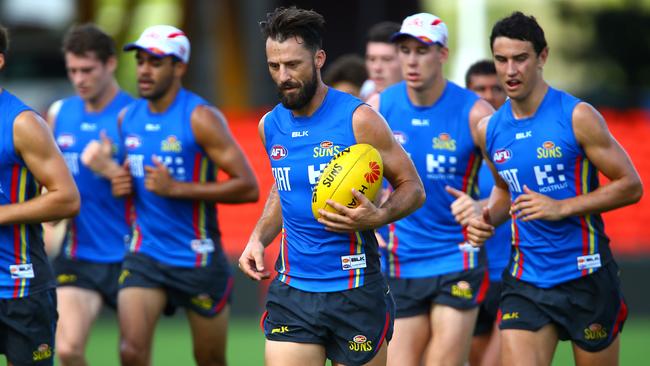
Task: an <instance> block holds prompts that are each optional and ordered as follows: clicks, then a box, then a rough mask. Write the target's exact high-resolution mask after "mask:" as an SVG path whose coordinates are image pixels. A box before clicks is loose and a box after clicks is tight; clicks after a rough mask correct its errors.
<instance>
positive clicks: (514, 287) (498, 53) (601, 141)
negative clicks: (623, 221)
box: [468, 12, 643, 365]
mask: <svg viewBox="0 0 650 366" xmlns="http://www.w3.org/2000/svg"><path fill="white" fill-rule="evenodd" d="M490 46H491V49H492V55H493V59H494V63H495V66H496V72H497V76H498V78H499V82H500V83H501V85H502V86H503V88H504V89H505V91H506V94H507V95H508V97H509V99H508V100H507V101H506V102H505V104H504V105H503V106H502V107H501V108H500V109H499V110H498V111H497V112H496V113H495V114H494V115H493V116H491V118H485V119H483V120H482V121H481V123H480V124H479V132H478V140H479V144H480V146H481V148H482V149H483V151H484V153H485V156H487V157H488V158H489V159H490V161H489V165H490V167H491V169H492V171H493V176H494V178H495V181H496V185H495V187H494V189H493V190H492V193H491V196H490V204H489V207H488V208H485V209H484V214H483V215H479V216H477V217H475V218H473V219H471V220H470V222H469V226H468V238H469V240H470V241H471V242H472V243H474V244H475V245H481V244H482V243H483V242H484V241H485V240H486V239H487V238H488V237H490V235H492V233H493V231H494V226H492V224H494V225H498V224H499V223H502V222H503V221H505V220H506V219H507V218H508V216H509V215H511V217H512V242H513V250H512V256H511V259H510V263H509V265H508V268H507V270H506V272H505V273H504V276H503V289H502V292H501V303H500V305H499V314H500V319H499V321H500V329H501V352H502V363H503V364H504V365H549V364H551V361H552V360H553V353H554V352H555V348H556V346H557V343H558V340H571V342H572V345H573V354H574V358H575V363H576V365H617V364H618V355H619V349H620V339H621V337H620V336H619V333H620V332H621V330H622V329H623V325H624V323H625V319H626V318H627V305H626V303H625V300H624V298H623V294H622V292H621V285H620V279H619V275H618V272H619V271H618V267H617V265H616V262H615V261H614V258H613V256H612V253H611V251H610V248H609V239H608V237H607V235H606V234H605V231H604V225H603V220H602V218H601V216H600V213H601V212H605V211H609V210H612V209H615V208H618V207H622V206H626V205H629V204H632V203H635V202H637V201H638V200H639V199H640V198H641V196H642V194H643V187H642V184H641V180H640V178H639V175H638V173H637V172H636V170H635V168H634V166H633V165H632V162H631V161H630V158H629V157H628V155H627V154H626V152H625V150H623V148H622V147H621V146H620V145H619V144H618V143H617V142H616V140H615V139H614V138H613V137H612V135H611V134H610V132H609V131H608V129H607V124H606V123H605V120H604V119H603V117H602V116H601V115H600V113H598V111H596V109H595V108H593V107H592V106H591V105H589V104H587V103H585V102H583V101H581V100H580V99H578V98H576V97H574V96H572V95H570V94H568V93H566V92H564V91H561V90H557V89H554V88H552V87H550V86H549V85H548V84H547V83H546V81H545V80H544V77H543V75H542V72H543V68H544V65H545V64H546V60H547V58H548V53H549V49H548V47H547V43H546V39H545V36H544V31H543V29H542V28H541V27H540V25H539V24H538V23H537V20H536V19H535V18H534V17H532V16H527V15H524V14H522V13H521V12H515V13H513V14H511V15H510V16H508V17H506V18H503V19H501V20H499V21H498V22H497V23H496V24H495V25H494V27H493V28H492V34H491V36H490ZM599 172H601V173H602V174H603V175H605V176H606V177H607V178H608V180H609V182H608V183H607V184H605V185H602V186H600V185H599V182H598V174H599Z"/></svg>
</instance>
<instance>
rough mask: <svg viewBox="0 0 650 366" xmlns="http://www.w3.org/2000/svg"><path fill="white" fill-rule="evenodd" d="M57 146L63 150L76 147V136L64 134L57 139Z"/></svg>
mask: <svg viewBox="0 0 650 366" xmlns="http://www.w3.org/2000/svg"><path fill="white" fill-rule="evenodd" d="M56 144H57V145H59V147H60V148H62V149H67V148H69V147H71V146H72V145H74V135H71V134H69V133H62V134H60V135H59V136H58V137H57V138H56Z"/></svg>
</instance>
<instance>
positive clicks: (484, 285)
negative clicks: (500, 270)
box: [474, 270, 490, 304]
mask: <svg viewBox="0 0 650 366" xmlns="http://www.w3.org/2000/svg"><path fill="white" fill-rule="evenodd" d="M489 288H490V274H489V272H488V271H487V270H485V273H484V274H483V281H481V286H480V287H479V288H478V295H476V300H474V301H475V302H476V303H477V304H480V303H482V302H483V300H485V295H486V294H487V291H488V289H489Z"/></svg>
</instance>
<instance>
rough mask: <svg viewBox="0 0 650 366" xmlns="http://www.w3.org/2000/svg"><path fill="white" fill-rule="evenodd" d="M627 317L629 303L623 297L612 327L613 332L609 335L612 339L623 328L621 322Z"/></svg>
mask: <svg viewBox="0 0 650 366" xmlns="http://www.w3.org/2000/svg"><path fill="white" fill-rule="evenodd" d="M625 319H627V304H625V301H623V299H621V306H620V307H619V308H618V314H617V315H616V322H615V323H614V327H613V328H612V333H611V334H610V335H609V337H610V339H614V338H616V335H617V334H618V332H620V330H621V324H623V322H624V321H625Z"/></svg>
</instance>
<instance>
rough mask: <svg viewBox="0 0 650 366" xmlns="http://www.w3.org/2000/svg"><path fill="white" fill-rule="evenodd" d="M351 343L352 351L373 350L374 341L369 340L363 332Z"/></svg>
mask: <svg viewBox="0 0 650 366" xmlns="http://www.w3.org/2000/svg"><path fill="white" fill-rule="evenodd" d="M348 343H349V344H350V351H353V352H370V351H372V341H369V340H368V338H366V336H364V335H362V334H358V335H355V336H354V338H352V340H351V341H348Z"/></svg>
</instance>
